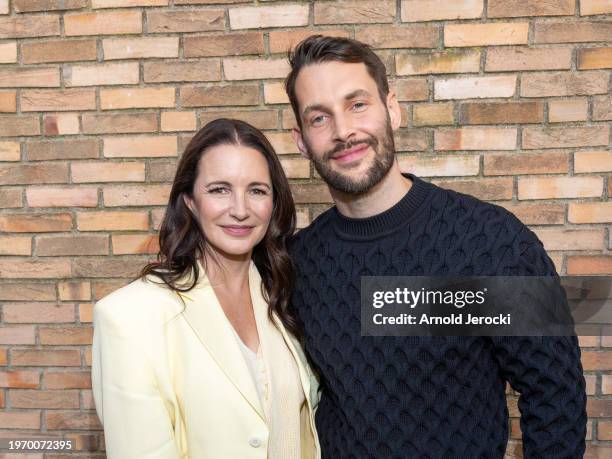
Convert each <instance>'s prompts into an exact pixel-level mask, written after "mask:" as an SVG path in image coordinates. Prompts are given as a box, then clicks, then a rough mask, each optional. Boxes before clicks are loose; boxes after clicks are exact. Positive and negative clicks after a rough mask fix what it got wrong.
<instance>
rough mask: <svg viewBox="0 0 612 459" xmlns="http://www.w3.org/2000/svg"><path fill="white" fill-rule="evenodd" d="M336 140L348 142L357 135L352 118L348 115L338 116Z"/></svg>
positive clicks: (336, 119)
mask: <svg viewBox="0 0 612 459" xmlns="http://www.w3.org/2000/svg"><path fill="white" fill-rule="evenodd" d="M334 127H335V132H334V134H335V140H336V141H339V142H348V141H349V140H351V139H352V138H353V137H354V135H355V128H354V126H353V123H352V122H351V120H350V118H349V117H347V116H342V115H340V116H336V117H335V122H334Z"/></svg>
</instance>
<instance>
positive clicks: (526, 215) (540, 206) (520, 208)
mask: <svg viewBox="0 0 612 459" xmlns="http://www.w3.org/2000/svg"><path fill="white" fill-rule="evenodd" d="M500 205H501V206H503V207H504V208H506V209H508V210H509V211H510V212H512V213H513V214H514V215H516V216H517V217H518V219H519V220H520V221H522V222H523V223H524V224H526V225H561V224H563V223H564V219H565V205H563V204H556V203H537V204H532V203H523V202H521V203H500Z"/></svg>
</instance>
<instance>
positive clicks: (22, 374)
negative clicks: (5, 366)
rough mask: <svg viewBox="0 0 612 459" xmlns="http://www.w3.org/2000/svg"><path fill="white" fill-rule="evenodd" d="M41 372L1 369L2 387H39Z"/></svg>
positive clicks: (0, 381)
mask: <svg viewBox="0 0 612 459" xmlns="http://www.w3.org/2000/svg"><path fill="white" fill-rule="evenodd" d="M39 386H40V373H39V372H37V371H16V370H12V371H0V387H8V388H18V389H37V388H38V387H39Z"/></svg>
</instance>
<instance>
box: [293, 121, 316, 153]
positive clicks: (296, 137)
mask: <svg viewBox="0 0 612 459" xmlns="http://www.w3.org/2000/svg"><path fill="white" fill-rule="evenodd" d="M291 135H292V136H293V141H294V142H295V144H296V145H297V147H298V150H300V153H301V154H302V156H303V157H304V158H306V159H312V156H311V155H310V152H309V151H308V148H306V144H305V143H304V139H303V138H302V131H300V130H299V129H298V128H296V127H294V128H293V129H292V130H291Z"/></svg>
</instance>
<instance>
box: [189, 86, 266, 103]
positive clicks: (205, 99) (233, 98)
mask: <svg viewBox="0 0 612 459" xmlns="http://www.w3.org/2000/svg"><path fill="white" fill-rule="evenodd" d="M180 99H181V106H182V107H206V106H223V105H258V104H259V100H260V99H259V85H258V84H252V83H247V84H233V85H224V86H183V87H182V88H181V97H180Z"/></svg>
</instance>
